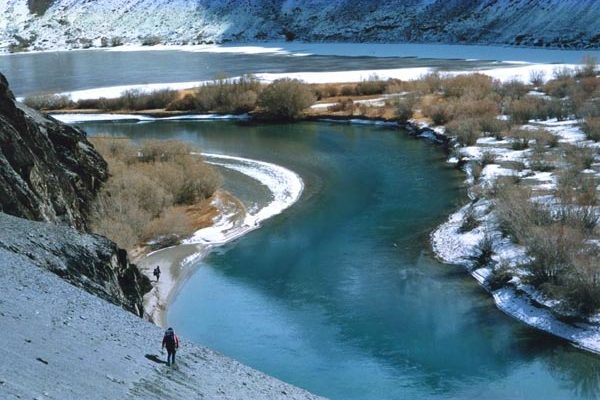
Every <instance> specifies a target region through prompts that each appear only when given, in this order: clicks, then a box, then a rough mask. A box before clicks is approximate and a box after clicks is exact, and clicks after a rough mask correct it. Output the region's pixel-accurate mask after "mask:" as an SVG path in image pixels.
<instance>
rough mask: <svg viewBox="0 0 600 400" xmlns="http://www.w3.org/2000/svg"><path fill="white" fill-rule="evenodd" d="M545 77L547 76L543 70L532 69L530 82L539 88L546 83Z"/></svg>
mask: <svg viewBox="0 0 600 400" xmlns="http://www.w3.org/2000/svg"><path fill="white" fill-rule="evenodd" d="M545 78H546V73H545V72H544V71H541V70H535V71H531V72H530V73H529V82H530V83H531V84H532V85H533V86H535V87H536V88H538V87H540V86H542V85H543V84H544V80H545Z"/></svg>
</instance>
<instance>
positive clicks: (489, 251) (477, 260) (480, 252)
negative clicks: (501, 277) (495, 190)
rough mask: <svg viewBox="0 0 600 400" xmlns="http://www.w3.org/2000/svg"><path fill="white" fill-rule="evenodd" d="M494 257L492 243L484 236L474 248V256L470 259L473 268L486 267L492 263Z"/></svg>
mask: <svg viewBox="0 0 600 400" xmlns="http://www.w3.org/2000/svg"><path fill="white" fill-rule="evenodd" d="M493 255H494V242H493V240H492V238H491V237H490V236H489V235H487V234H486V235H484V237H483V239H481V240H480V241H479V243H478V244H477V247H476V254H474V255H473V256H472V257H471V260H472V261H473V263H474V268H482V267H487V266H488V265H490V263H491V262H492V256H493Z"/></svg>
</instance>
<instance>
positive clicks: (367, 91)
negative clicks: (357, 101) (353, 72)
mask: <svg viewBox="0 0 600 400" xmlns="http://www.w3.org/2000/svg"><path fill="white" fill-rule="evenodd" d="M386 86H387V83H386V82H385V81H383V80H381V78H379V77H378V76H377V75H371V76H370V77H369V79H366V80H363V81H361V82H359V83H358V84H357V85H356V94H358V95H359V96H370V95H373V94H383V93H384V92H385V89H386Z"/></svg>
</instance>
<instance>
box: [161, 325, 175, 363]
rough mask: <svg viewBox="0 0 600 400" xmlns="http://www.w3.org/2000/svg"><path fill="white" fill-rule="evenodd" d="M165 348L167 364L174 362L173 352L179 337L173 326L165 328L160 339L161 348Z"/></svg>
mask: <svg viewBox="0 0 600 400" xmlns="http://www.w3.org/2000/svg"><path fill="white" fill-rule="evenodd" d="M165 347H166V348H167V365H171V364H175V352H176V351H177V349H178V348H179V338H178V337H177V335H176V334H175V331H174V330H173V328H169V329H167V331H166V332H165V336H163V340H162V348H163V349H164V348H165Z"/></svg>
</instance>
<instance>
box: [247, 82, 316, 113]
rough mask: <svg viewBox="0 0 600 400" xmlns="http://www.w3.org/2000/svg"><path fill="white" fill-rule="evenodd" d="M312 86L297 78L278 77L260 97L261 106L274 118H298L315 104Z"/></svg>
mask: <svg viewBox="0 0 600 400" xmlns="http://www.w3.org/2000/svg"><path fill="white" fill-rule="evenodd" d="M314 101H315V98H314V96H313V93H312V90H310V87H309V86H308V85H306V84H305V83H303V82H302V81H299V80H297V79H289V78H283V79H277V80H276V81H274V82H273V83H271V84H270V85H269V86H267V87H266V88H265V89H264V90H263V91H262V93H261V94H260V96H259V98H258V103H259V105H260V106H261V108H262V109H263V110H264V111H265V112H266V113H267V114H269V115H270V116H271V117H274V118H281V119H296V118H298V117H299V116H300V114H301V113H302V111H303V110H305V109H306V108H308V107H310V106H311V104H313V103H314Z"/></svg>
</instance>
